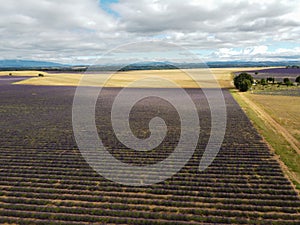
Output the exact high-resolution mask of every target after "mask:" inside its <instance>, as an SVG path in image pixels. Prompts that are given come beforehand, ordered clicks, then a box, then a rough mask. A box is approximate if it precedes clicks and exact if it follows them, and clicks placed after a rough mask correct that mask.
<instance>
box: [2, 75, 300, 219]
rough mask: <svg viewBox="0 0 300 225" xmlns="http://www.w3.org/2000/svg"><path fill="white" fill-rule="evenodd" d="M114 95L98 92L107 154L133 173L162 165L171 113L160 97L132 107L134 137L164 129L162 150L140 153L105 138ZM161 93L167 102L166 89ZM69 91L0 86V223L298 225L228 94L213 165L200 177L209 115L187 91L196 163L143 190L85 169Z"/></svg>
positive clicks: (290, 194)
mask: <svg viewBox="0 0 300 225" xmlns="http://www.w3.org/2000/svg"><path fill="white" fill-rule="evenodd" d="M12 82H14V81H12ZM144 90H145V89H132V90H131V91H132V92H143V91H144ZM119 91H120V89H119V88H105V89H104V90H103V93H102V95H101V97H100V98H99V100H98V103H97V107H96V124H97V128H98V132H99V137H101V138H102V140H103V143H104V145H105V146H106V147H107V148H108V149H109V150H110V152H111V154H112V155H114V156H115V157H116V158H118V159H120V160H123V161H124V162H127V163H131V164H134V165H146V164H151V163H155V162H157V161H160V160H162V159H164V158H165V157H167V156H168V155H169V154H170V153H171V152H172V150H173V149H174V147H175V146H176V144H177V142H178V137H179V135H180V124H179V118H178V114H177V112H176V110H175V109H174V108H173V107H172V106H171V105H170V104H168V103H167V102H165V101H163V100H161V99H157V98H147V99H145V100H142V101H140V102H138V104H136V105H135V107H134V108H133V110H132V113H131V117H130V121H131V123H132V129H133V133H135V134H136V136H138V137H139V138H146V137H147V136H148V135H149V131H148V127H147V123H140V121H149V120H150V119H151V118H153V117H154V116H160V117H161V118H163V119H164V120H165V122H166V124H167V125H168V132H167V136H166V138H165V139H164V141H163V142H162V143H161V145H159V146H158V147H157V148H156V149H154V150H153V151H150V152H147V153H146V154H145V153H143V154H141V153H139V154H137V153H136V152H134V151H132V150H130V149H127V148H126V147H125V146H123V145H122V144H121V143H119V142H118V140H117V139H116V137H115V135H114V133H113V131H112V127H111V123H110V115H109V112H110V110H111V105H112V102H113V99H114V97H115V96H116V95H117V93H118V92H119ZM158 91H162V90H158ZM164 91H167V92H170V95H172V89H167V90H164ZM74 92H75V88H74V87H51V86H48V87H41V86H27V85H22V86H18V85H11V84H10V82H8V81H7V80H1V79H0V94H1V100H0V101H1V102H0V117H1V120H0V127H1V131H0V132H1V134H0V143H1V145H0V161H1V162H0V223H17V224H90V223H98V224H99V223H104V224H215V223H220V224H299V223H300V214H299V210H300V199H299V196H298V195H297V193H296V191H295V190H294V189H293V187H292V185H291V184H290V182H289V181H288V180H287V179H286V178H285V176H284V175H283V173H282V170H281V168H280V166H279V164H278V162H277V161H276V160H275V159H274V158H273V155H272V153H271V152H270V150H269V149H268V147H267V146H266V144H265V143H264V142H263V141H262V139H261V137H260V136H259V135H258V133H257V132H256V130H255V129H254V128H253V126H252V124H251V123H250V121H249V119H248V118H247V117H246V115H245V114H244V113H243V111H242V110H241V108H240V107H239V105H238V104H237V103H236V102H235V101H234V99H233V98H232V97H231V95H230V93H229V92H228V91H227V90H224V91H223V92H224V96H225V100H226V105H227V130H226V135H225V139H224V142H223V144H222V148H221V150H220V152H219V154H218V155H217V157H216V159H215V160H214V162H213V164H212V165H211V166H210V167H209V168H208V169H207V170H205V171H203V172H199V171H198V165H199V160H200V158H201V156H202V154H203V151H204V149H205V146H206V144H207V141H208V138H209V134H210V122H211V118H210V110H209V106H208V103H207V101H206V99H205V96H204V94H203V93H202V92H201V90H199V89H187V92H188V93H189V95H190V96H191V97H192V99H193V101H194V102H195V104H196V106H197V109H198V112H199V117H200V126H201V133H200V138H199V142H198V145H197V148H196V151H195V154H194V155H193V157H192V158H191V160H190V161H189V162H188V163H187V165H186V166H185V167H184V168H182V169H181V170H180V172H179V173H177V174H176V175H174V176H173V177H172V178H170V179H168V180H166V181H164V182H161V183H158V184H155V185H151V186H147V187H128V186H122V185H120V184H116V183H113V182H111V181H108V180H106V179H104V178H103V177H101V176H100V175H99V174H97V173H96V172H95V171H93V169H92V168H91V167H90V166H89V165H88V164H87V163H86V162H85V160H84V159H83V157H82V156H81V154H80V151H79V150H78V148H77V145H76V143H75V140H74V137H73V131H72V102H73V95H74ZM183 104H184V102H183Z"/></svg>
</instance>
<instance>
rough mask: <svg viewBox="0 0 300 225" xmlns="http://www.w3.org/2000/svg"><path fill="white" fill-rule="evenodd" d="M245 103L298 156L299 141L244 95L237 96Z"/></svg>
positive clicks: (299, 150) (299, 152) (299, 151)
mask: <svg viewBox="0 0 300 225" xmlns="http://www.w3.org/2000/svg"><path fill="white" fill-rule="evenodd" d="M239 95H240V97H241V98H242V99H243V101H244V102H245V103H247V104H248V105H249V106H250V107H251V108H252V109H253V110H254V111H255V112H256V113H257V115H258V116H259V117H261V118H262V119H263V120H264V121H265V122H267V123H268V124H269V125H271V127H272V128H273V129H274V130H275V131H276V132H278V133H279V134H281V135H282V136H283V137H284V138H285V139H286V141H287V142H288V143H289V144H290V145H291V147H292V148H293V149H294V150H295V151H296V152H297V153H298V154H300V149H299V148H298V146H300V143H299V141H298V140H297V139H296V138H294V137H293V136H292V135H291V134H290V133H289V132H288V131H287V130H286V129H285V128H284V127H282V126H281V125H280V124H279V123H277V122H276V121H275V120H274V119H273V118H272V117H271V116H269V115H268V114H267V113H266V112H265V111H264V110H263V109H261V108H260V107H259V106H257V105H256V104H255V103H254V102H252V101H251V100H250V99H249V98H247V97H246V96H245V95H244V94H239Z"/></svg>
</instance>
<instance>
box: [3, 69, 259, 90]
mask: <svg viewBox="0 0 300 225" xmlns="http://www.w3.org/2000/svg"><path fill="white" fill-rule="evenodd" d="M257 69H262V68H217V69H209V70H208V69H187V70H145V71H128V72H118V73H115V74H112V75H109V74H85V75H84V76H83V75H82V74H71V73H57V74H55V73H46V72H38V71H37V72H36V71H18V72H12V74H13V76H36V77H34V78H30V79H27V80H23V81H20V82H17V83H16V84H26V85H54V86H55V85H60V86H77V85H78V84H79V82H80V81H81V83H80V85H85V86H106V87H127V86H128V85H129V84H131V83H132V82H135V81H137V80H140V79H145V78H146V79H147V80H145V82H139V83H137V84H136V85H135V84H133V85H131V87H150V88H168V87H172V85H170V83H169V82H164V81H163V80H168V81H171V82H174V83H176V84H177V85H178V86H180V87H183V88H198V87H199V86H198V83H200V86H201V87H202V88H203V87H217V86H218V85H220V87H223V88H231V87H232V86H233V85H232V77H231V73H232V72H235V71H245V70H257ZM8 73H9V72H1V73H0V75H8ZM39 73H43V74H44V77H37V75H38V74H39ZM212 74H213V75H214V76H212ZM83 77H84V78H83ZM213 77H215V78H213ZM216 81H217V82H216Z"/></svg>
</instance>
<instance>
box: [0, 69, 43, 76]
mask: <svg viewBox="0 0 300 225" xmlns="http://www.w3.org/2000/svg"><path fill="white" fill-rule="evenodd" d="M39 73H42V74H47V73H45V72H41V71H31V70H26V71H0V76H8V75H9V74H11V75H12V76H22V77H23V76H25V77H27V76H28V77H31V76H38V74H39Z"/></svg>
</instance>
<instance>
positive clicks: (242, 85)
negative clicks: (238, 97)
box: [239, 79, 252, 92]
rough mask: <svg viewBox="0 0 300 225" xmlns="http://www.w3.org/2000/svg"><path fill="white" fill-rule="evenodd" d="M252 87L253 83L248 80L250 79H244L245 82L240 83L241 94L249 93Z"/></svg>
mask: <svg viewBox="0 0 300 225" xmlns="http://www.w3.org/2000/svg"><path fill="white" fill-rule="evenodd" d="M251 86H252V84H251V81H250V80H248V79H244V80H242V81H241V83H240V88H239V90H240V91H241V92H245V91H248V90H249V89H250V87H251Z"/></svg>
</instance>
